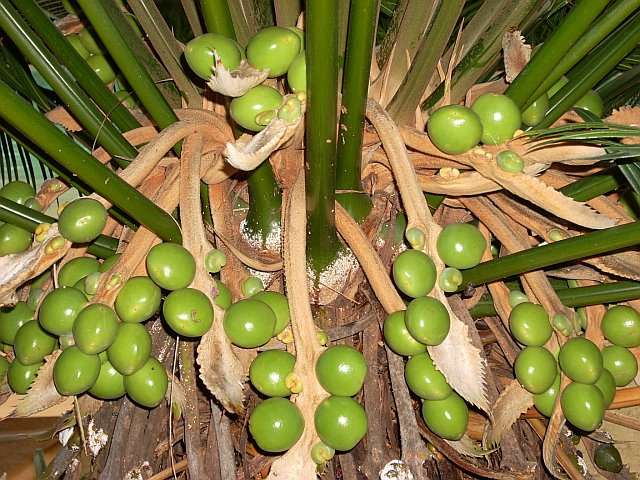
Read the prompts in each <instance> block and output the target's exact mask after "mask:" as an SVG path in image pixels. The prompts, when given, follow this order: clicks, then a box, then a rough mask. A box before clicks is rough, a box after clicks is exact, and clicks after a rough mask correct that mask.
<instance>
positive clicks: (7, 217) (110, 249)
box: [0, 197, 118, 258]
mask: <svg viewBox="0 0 640 480" xmlns="http://www.w3.org/2000/svg"><path fill="white" fill-rule="evenodd" d="M0 221H2V222H7V223H10V224H12V225H15V226H16V227H20V228H24V229H25V230H28V231H29V232H31V233H33V232H35V230H36V228H37V227H38V225H40V224H41V223H49V224H53V223H56V222H57V220H56V219H55V218H53V217H50V216H49V215H45V214H44V213H41V212H38V211H37V210H32V209H31V208H28V207H25V206H24V205H20V204H18V203H15V202H12V201H11V200H7V199H6V198H2V197H0ZM117 249H118V239H116V238H113V237H107V236H104V235H100V236H99V237H98V238H96V239H95V240H94V241H93V242H92V243H91V245H89V249H88V252H89V253H90V254H92V255H95V256H97V257H100V258H107V257H110V256H112V255H114V254H115V253H116V251H117Z"/></svg>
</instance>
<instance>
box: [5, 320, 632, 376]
mask: <svg viewBox="0 0 640 480" xmlns="http://www.w3.org/2000/svg"><path fill="white" fill-rule="evenodd" d="M23 328H24V327H23ZM18 333H19V332H18ZM16 338H17V335H16ZM602 364H603V366H604V368H605V370H608V371H609V372H611V375H613V379H614V380H615V382H616V385H617V386H618V387H624V386H625V385H628V384H629V382H631V380H633V379H634V378H636V375H637V374H638V362H637V360H636V357H635V356H634V355H633V353H631V351H630V350H628V349H626V348H624V347H619V346H618V345H609V346H608V347H604V348H603V349H602Z"/></svg>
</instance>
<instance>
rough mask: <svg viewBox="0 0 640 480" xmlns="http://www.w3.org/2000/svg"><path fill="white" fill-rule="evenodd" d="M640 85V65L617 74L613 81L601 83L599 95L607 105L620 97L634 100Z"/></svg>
mask: <svg viewBox="0 0 640 480" xmlns="http://www.w3.org/2000/svg"><path fill="white" fill-rule="evenodd" d="M639 84H640V65H636V66H635V67H633V68H632V69H631V70H627V71H626V72H617V73H616V74H615V76H613V77H612V78H611V79H609V80H606V81H604V82H601V83H600V84H599V85H598V86H597V87H596V88H595V90H596V92H598V95H600V96H601V97H602V99H603V100H604V102H605V103H609V102H611V101H612V100H614V99H615V98H616V97H617V96H619V95H625V94H626V95H628V98H633V97H634V96H635V94H636V93H637V91H638V85H639Z"/></svg>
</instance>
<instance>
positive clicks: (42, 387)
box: [15, 350, 69, 417]
mask: <svg viewBox="0 0 640 480" xmlns="http://www.w3.org/2000/svg"><path fill="white" fill-rule="evenodd" d="M61 353H62V350H57V351H55V352H53V353H52V354H51V355H48V356H47V357H45V359H44V361H45V363H44V365H43V366H42V367H40V369H39V370H38V374H37V376H36V379H35V380H34V382H33V383H32V384H31V387H30V388H29V391H28V392H27V394H26V395H25V396H24V397H22V399H21V400H20V401H19V402H18V404H17V405H16V411H15V414H16V416H18V417H28V416H30V415H32V414H34V413H37V412H40V411H42V410H45V409H47V408H49V407H53V406H54V405H57V404H59V403H61V402H63V401H64V400H65V399H67V398H69V397H63V396H62V395H60V394H59V393H58V391H57V390H56V386H55V384H54V383H53V366H54V364H55V362H56V360H57V359H58V357H59V356H60V354H61Z"/></svg>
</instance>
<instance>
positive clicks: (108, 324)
mask: <svg viewBox="0 0 640 480" xmlns="http://www.w3.org/2000/svg"><path fill="white" fill-rule="evenodd" d="M118 325H119V322H118V316H117V315H116V312H114V311H113V309H112V308H111V307H108V306H107V305H103V304H101V303H94V304H91V305H89V306H87V307H85V308H84V309H83V310H82V311H81V312H80V313H79V314H78V317H77V318H76V321H75V323H74V324H73V339H74V341H75V342H76V346H77V347H78V348H79V349H80V350H82V352H84V353H86V354H88V355H94V354H97V353H100V352H104V351H105V350H106V349H107V348H109V346H110V345H111V344H112V343H113V341H114V340H115V338H116V334H117V333H118Z"/></svg>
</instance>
